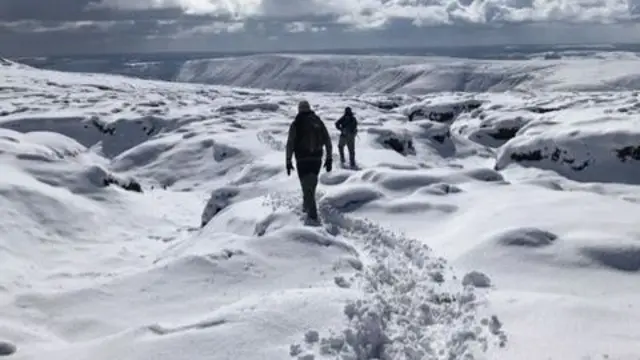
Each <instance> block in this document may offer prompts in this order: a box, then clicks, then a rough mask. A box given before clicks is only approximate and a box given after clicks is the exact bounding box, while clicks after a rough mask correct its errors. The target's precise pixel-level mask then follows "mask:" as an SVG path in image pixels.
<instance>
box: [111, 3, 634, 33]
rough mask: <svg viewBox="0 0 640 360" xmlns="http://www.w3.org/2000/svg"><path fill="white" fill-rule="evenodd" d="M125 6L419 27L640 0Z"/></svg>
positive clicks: (547, 15)
mask: <svg viewBox="0 0 640 360" xmlns="http://www.w3.org/2000/svg"><path fill="white" fill-rule="evenodd" d="M100 5H101V6H107V7H116V8H122V9H151V8H154V9H158V8H181V9H183V11H184V12H185V13H188V14H211V15H231V16H232V17H235V18H249V17H287V18H295V17H309V16H311V17H312V16H322V15H333V16H335V17H336V19H338V22H339V23H342V24H349V25H352V26H354V27H356V28H364V29H366V28H374V27H381V26H384V25H385V24H386V23H388V21H389V20H392V19H398V18H400V19H408V20H412V21H413V23H414V24H415V25H416V26H429V25H447V24H456V23H473V24H491V23H503V22H532V21H533V22H544V21H554V22H573V23H579V22H597V23H613V22H621V21H628V20H631V19H633V18H634V16H635V13H638V12H640V11H639V10H640V0H102V2H101V4H100Z"/></svg>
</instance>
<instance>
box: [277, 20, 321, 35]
mask: <svg viewBox="0 0 640 360" xmlns="http://www.w3.org/2000/svg"><path fill="white" fill-rule="evenodd" d="M326 30H327V28H326V27H324V26H315V25H313V24H311V23H309V22H304V21H294V22H291V23H288V24H286V25H285V31H287V32H290V33H302V32H321V31H326Z"/></svg>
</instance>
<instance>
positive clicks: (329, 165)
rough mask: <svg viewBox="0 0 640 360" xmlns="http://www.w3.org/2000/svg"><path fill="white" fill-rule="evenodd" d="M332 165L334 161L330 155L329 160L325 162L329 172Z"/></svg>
mask: <svg viewBox="0 0 640 360" xmlns="http://www.w3.org/2000/svg"><path fill="white" fill-rule="evenodd" d="M332 165H333V161H332V159H331V158H330V157H328V158H327V160H326V161H325V162H324V168H325V169H326V170H327V172H331V168H332Z"/></svg>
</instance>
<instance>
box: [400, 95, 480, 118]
mask: <svg viewBox="0 0 640 360" xmlns="http://www.w3.org/2000/svg"><path fill="white" fill-rule="evenodd" d="M481 105H482V102H480V101H475V100H469V101H464V102H460V103H453V104H449V105H438V106H425V107H423V108H419V109H416V110H414V111H412V112H411V113H409V115H408V118H409V121H413V120H415V119H416V118H418V117H419V118H422V119H428V120H431V121H435V122H440V123H446V122H451V121H453V120H455V119H456V117H458V115H460V114H461V113H463V112H469V111H473V110H476V109H478V108H479V107H480V106H481Z"/></svg>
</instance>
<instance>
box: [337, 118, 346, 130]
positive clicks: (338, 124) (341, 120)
mask: <svg viewBox="0 0 640 360" xmlns="http://www.w3.org/2000/svg"><path fill="white" fill-rule="evenodd" d="M343 125H344V115H343V116H341V117H340V119H338V121H336V129H338V130H340V131H342V126H343Z"/></svg>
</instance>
